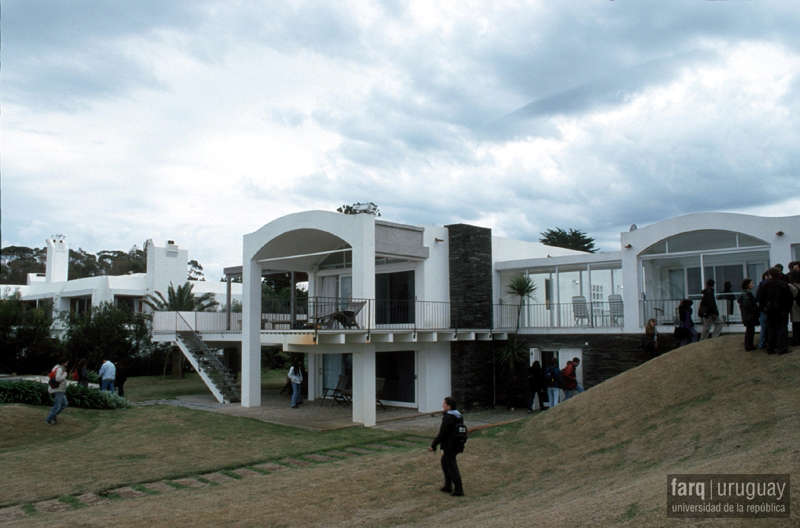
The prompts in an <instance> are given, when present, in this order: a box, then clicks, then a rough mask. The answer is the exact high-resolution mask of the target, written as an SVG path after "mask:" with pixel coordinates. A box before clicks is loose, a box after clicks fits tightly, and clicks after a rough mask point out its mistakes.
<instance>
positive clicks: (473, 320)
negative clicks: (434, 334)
mask: <svg viewBox="0 0 800 528" xmlns="http://www.w3.org/2000/svg"><path fill="white" fill-rule="evenodd" d="M445 227H446V228H447V230H448V245H449V249H450V254H449V267H450V303H451V306H450V314H451V319H452V321H451V325H452V326H453V327H454V328H467V327H471V328H485V329H489V328H491V326H492V230H491V229H487V228H484V227H476V226H471V225H466V224H454V225H449V226H445ZM493 345H494V343H493V342H491V341H488V342H487V341H480V342H476V341H455V342H453V343H451V344H450V369H451V378H450V379H451V393H452V395H453V397H454V398H455V399H456V400H457V401H459V402H461V404H462V405H463V406H464V408H465V409H470V408H473V407H476V406H477V407H485V406H487V405H491V403H492V363H491V362H492V347H493Z"/></svg>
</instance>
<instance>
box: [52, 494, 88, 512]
mask: <svg viewBox="0 0 800 528" xmlns="http://www.w3.org/2000/svg"><path fill="white" fill-rule="evenodd" d="M58 500H59V501H61V502H63V503H64V504H69V505H70V506H72V507H73V508H75V509H78V508H86V505H85V504H84V503H82V502H81V501H79V500H78V499H76V498H75V497H73V496H72V495H62V496H60V497H59V498H58Z"/></svg>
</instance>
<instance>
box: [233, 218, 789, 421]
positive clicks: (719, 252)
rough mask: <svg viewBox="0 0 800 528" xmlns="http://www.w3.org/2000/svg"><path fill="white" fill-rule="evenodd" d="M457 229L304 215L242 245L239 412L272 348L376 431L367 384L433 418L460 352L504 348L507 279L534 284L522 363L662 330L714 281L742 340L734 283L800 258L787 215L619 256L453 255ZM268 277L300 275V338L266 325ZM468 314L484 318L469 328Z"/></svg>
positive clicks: (502, 243) (254, 399) (685, 226)
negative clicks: (561, 339) (305, 289)
mask: <svg viewBox="0 0 800 528" xmlns="http://www.w3.org/2000/svg"><path fill="white" fill-rule="evenodd" d="M456 227H459V226H446V227H430V226H425V227H417V226H409V225H400V224H393V223H389V222H385V221H383V220H380V219H377V218H375V217H374V216H371V215H341V214H336V213H327V212H322V211H312V212H306V213H298V214H293V215H288V216H285V217H282V218H279V219H277V220H275V221H273V222H270V223H269V224H267V225H265V226H264V227H262V228H261V229H259V230H258V231H256V232H254V233H251V234H248V235H245V237H244V261H243V267H242V274H243V279H244V291H243V298H244V301H243V302H244V307H243V322H242V331H243V334H242V348H243V350H242V371H243V392H242V405H246V406H252V405H259V401H260V400H259V399H260V393H259V389H258V387H259V382H260V379H259V366H260V353H261V346H262V345H265V344H268V343H273V344H274V343H280V344H282V345H283V346H284V348H285V349H286V350H289V351H292V352H303V353H306V354H308V356H307V357H308V370H309V372H310V373H311V375H310V377H311V379H310V380H309V396H310V397H311V398H314V397H319V396H320V395H321V392H322V389H323V387H333V386H335V385H336V379H337V377H338V376H339V375H341V374H343V373H347V374H348V375H350V376H351V378H352V395H353V403H354V411H353V419H354V421H356V422H361V423H364V424H365V425H372V424H374V423H375V394H376V379H377V380H379V381H378V383H383V387H382V388H383V390H382V391H381V397H382V399H383V400H388V401H390V402H391V403H392V404H394V405H408V406H412V407H416V408H418V409H419V410H420V411H422V412H426V411H435V410H437V409H438V408H439V406H440V404H441V400H442V397H443V396H446V395H448V394H450V393H451V392H452V390H453V386H454V385H455V383H454V381H455V380H453V379H452V376H453V372H454V368H455V366H454V365H453V364H452V358H454V357H455V354H456V353H455V352H454V350H455V349H456V348H457V347H458V346H459V345H460V344H463V343H465V342H470V341H475V342H481V341H486V342H502V341H503V340H504V339H505V337H506V335H507V333H508V332H509V331H513V329H514V327H515V323H516V320H517V313H518V308H517V306H518V304H517V300H516V299H513V298H510V297H508V296H507V295H506V294H505V293H504V286H505V284H507V283H508V280H509V279H510V278H511V277H513V276H514V275H517V274H526V275H528V276H530V277H531V278H532V279H533V281H534V283H535V284H536V285H537V292H536V296H535V298H534V299H532V300H529V301H527V302H526V304H525V306H524V308H523V311H522V314H521V319H520V333H521V334H522V335H523V336H526V338H527V339H528V341H529V342H530V343H531V350H532V357H541V356H539V354H540V351H539V349H538V347H537V346H536V343H537V339H540V338H543V337H545V336H564V335H570V336H573V337H574V336H579V337H578V339H579V340H580V341H581V344H580V345H573V346H570V347H567V348H566V349H562V352H563V353H562V354H561V356H560V357H559V360H560V363H562V364H563V363H564V362H566V361H567V360H568V359H569V358H571V357H573V354H574V355H578V356H580V355H581V346H585V345H590V341H589V340H590V339H591V338H592V337H593V336H598V335H599V336H603V335H625V334H640V333H641V332H642V328H643V326H644V324H645V323H646V321H647V320H648V319H649V318H651V317H653V318H656V320H657V322H658V324H659V325H662V330H667V329H669V325H671V324H672V321H673V317H674V315H675V309H676V307H677V304H678V302H679V301H680V300H681V299H683V298H687V297H688V298H698V297H699V295H700V291H701V290H702V288H703V284H704V283H705V280H706V279H708V278H714V279H715V280H716V282H717V284H718V292H719V293H720V295H721V297H720V299H721V300H720V303H719V304H720V306H721V309H722V310H723V315H724V316H725V319H726V322H727V323H728V326H727V330H726V331H735V332H738V331H742V327H741V325H740V318H739V313H738V305H737V303H736V302H727V301H728V299H730V298H735V297H736V296H738V295H739V294H740V293H741V292H740V285H741V281H742V279H743V278H744V277H746V276H749V277H754V278H759V277H760V275H761V273H762V272H763V271H764V270H765V269H767V267H769V266H770V265H772V264H774V263H776V262H784V263H788V262H789V261H791V260H800V255H799V254H798V253H799V248H800V244H798V243H799V242H800V217H797V216H795V217H782V218H763V217H756V216H749V215H739V214H727V213H702V214H691V215H686V216H682V217H678V218H672V219H669V220H666V221H663V222H659V223H657V224H653V225H650V226H646V227H643V228H641V229H636V228H635V227H633V226H632V228H631V230H630V231H628V232H624V233H622V234H621V236H620V249H619V250H618V251H613V252H608V253H595V254H588V253H582V252H576V251H569V250H563V249H559V248H553V247H547V246H543V245H541V244H536V243H530V242H522V241H514V240H508V239H503V238H499V237H491V236H490V237H489V240H490V242H489V243H488V247H487V246H486V244H485V243H483V245H481V243H475V246H474V247H472V246H470V245H469V244H471V243H472V242H469V241H468V242H465V241H464V240H463V239H459V242H458V243H457V244H458V245H459V247H458V248H455V245H456V242H455V241H454V238H453V233H454V228H456ZM469 227H471V226H469ZM477 229H480V228H477ZM470 240H471V239H470ZM465 255H466V256H465ZM482 255H483V256H484V257H485V256H486V255H488V257H487V258H488V259H489V263H488V270H489V271H488V273H484V272H482V271H477V272H476V273H475V274H474V276H473V277H471V278H470V279H469V280H467V281H466V285H464V284H462V285H461V286H458V285H457V283H458V280H457V279H459V278H460V277H457V276H456V275H459V274H464V273H471V272H472V271H474V270H472V269H471V268H470V267H469V262H468V261H469V260H472V259H473V257H474V259H475V260H478V261H480V260H481V258H483V257H482ZM278 271H283V272H294V273H303V274H306V276H307V277H308V285H309V301H308V306H307V310H308V311H307V314H306V315H305V317H306V319H304V320H303V321H304V322H305V325H304V326H305V328H301V327H300V325H298V324H297V321H296V322H295V325H294V326H293V329H291V328H289V327H288V326H287V327H286V329H285V330H278V331H276V330H275V329H270V328H268V326H269V322H265V321H268V320H269V316H265V314H262V313H261V304H260V277H261V276H262V275H263V274H267V273H274V272H278ZM462 282H463V281H462ZM486 284H489V285H490V293H489V297H490V299H489V302H488V303H486V302H485V297H480V296H478V297H473V298H471V299H469V300H468V301H466V302H463V298H464V297H463V296H464V295H467V297H469V291H472V290H479V289H481V288H482V287H485V285H486ZM726 284H730V286H731V287H730V292H729V293H730V295H728V292H724V291H723V288H724V285H726ZM458 288H460V289H461V290H462V291H459V292H456V291H454V289H458ZM464 289H466V290H468V293H467V294H465V293H464V291H463V290H464ZM354 303H355V304H356V305H358V304H359V303H361V304H363V306H361V307H360V311H358V312H357V313H356V314H355V318H354V320H355V321H356V323H357V324H355V325H345V324H340V322H336V323H334V324H333V325H332V326H325V325H324V324H322V325H320V324H314V323H315V321H319V322H324V321H326V319H325V316H326V315H330V314H331V312H333V311H336V310H339V311H343V312H344V311H347V308H353V306H354ZM470 303H471V305H470ZM351 311H352V310H351ZM476 312H485V314H484V315H486V317H468V316H469V315H470V314H471V315H473V316H474V315H475V313H476ZM303 321H300V323H303ZM470 322H471V324H470ZM476 322H477V323H476ZM276 334H280V336H281V337H280V339H276ZM580 336H583V337H580ZM584 357H585V356H584ZM584 365H586V361H585V362H584ZM381 380H382V381H381ZM389 380H391V382H392V384H391V386H389V385H387V383H388V382H389Z"/></svg>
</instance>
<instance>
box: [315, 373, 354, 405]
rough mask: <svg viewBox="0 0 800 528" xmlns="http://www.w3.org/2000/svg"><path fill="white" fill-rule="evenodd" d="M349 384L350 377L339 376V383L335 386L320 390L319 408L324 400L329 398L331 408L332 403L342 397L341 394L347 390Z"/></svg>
mask: <svg viewBox="0 0 800 528" xmlns="http://www.w3.org/2000/svg"><path fill="white" fill-rule="evenodd" d="M348 383H350V376H347V375H344V374H342V375H340V376H339V381H338V382H337V383H336V386H335V387H333V388H331V387H323V389H322V399H321V400H320V402H319V405H320V407H321V406H322V403H323V402H324V401H325V398H331V399H332V401H331V407H333V402H334V401H336V400H337V398H340V397H341V396H342V392H344V391H345V389H347V384H348Z"/></svg>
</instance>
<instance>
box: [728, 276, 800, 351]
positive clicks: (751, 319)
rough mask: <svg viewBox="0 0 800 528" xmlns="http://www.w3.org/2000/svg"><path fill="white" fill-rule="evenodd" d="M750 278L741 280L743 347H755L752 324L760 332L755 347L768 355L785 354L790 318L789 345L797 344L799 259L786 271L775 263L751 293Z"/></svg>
mask: <svg viewBox="0 0 800 528" xmlns="http://www.w3.org/2000/svg"><path fill="white" fill-rule="evenodd" d="M753 288H754V285H753V281H752V280H750V279H744V281H742V290H744V293H743V294H742V296H741V298H740V306H741V309H742V324H744V327H745V334H744V348H745V350H755V349H756V346H755V343H754V340H755V327H756V326H760V327H761V332H760V336H759V340H758V348H760V349H766V350H767V353H768V354H787V353H789V352H790V350H789V344H790V343H789V330H788V325H789V320H790V319H791V322H792V342H791V345H792V346H796V345H800V304H798V299H800V262H790V263H789V273H788V274H784V273H783V267H782V266H781V265H780V264H776V265H775V266H773V267H772V268H770V269H768V270H767V271H766V272H764V275H762V277H761V282H760V283H759V284H758V286H757V287H756V293H755V295H753V293H752V290H753Z"/></svg>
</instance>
